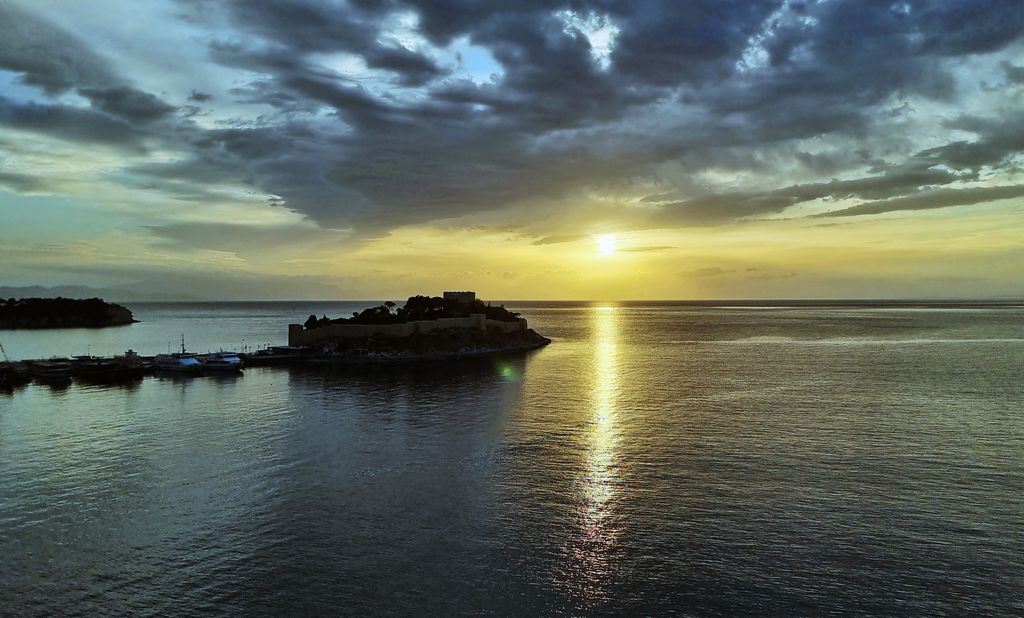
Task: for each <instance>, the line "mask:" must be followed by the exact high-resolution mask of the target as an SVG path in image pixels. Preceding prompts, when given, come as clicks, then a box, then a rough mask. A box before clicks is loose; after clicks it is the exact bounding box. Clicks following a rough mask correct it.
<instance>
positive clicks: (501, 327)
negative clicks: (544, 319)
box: [288, 292, 528, 346]
mask: <svg viewBox="0 0 1024 618" xmlns="http://www.w3.org/2000/svg"><path fill="white" fill-rule="evenodd" d="M443 298H444V299H445V300H447V301H455V302H459V303H462V304H464V305H466V306H467V307H469V306H470V305H471V304H472V303H473V301H475V300H476V293H475V292H444V296H443ZM527 329H528V326H527V324H526V319H525V318H518V319H516V320H515V321H513V322H507V321H503V320H491V319H488V318H487V316H486V315H485V314H483V313H470V314H469V315H467V316H465V317H457V318H437V319H433V320H415V321H410V322H403V323H399V324H329V325H327V326H321V327H319V328H314V329H307V328H304V327H303V325H302V324H289V325H288V345H290V346H312V345H318V344H324V343H330V342H334V341H338V340H344V339H362V338H367V337H372V336H383V337H409V336H411V335H416V334H423V333H431V332H436V331H445V330H467V331H471V330H475V331H479V332H485V333H525V332H526V331H527Z"/></svg>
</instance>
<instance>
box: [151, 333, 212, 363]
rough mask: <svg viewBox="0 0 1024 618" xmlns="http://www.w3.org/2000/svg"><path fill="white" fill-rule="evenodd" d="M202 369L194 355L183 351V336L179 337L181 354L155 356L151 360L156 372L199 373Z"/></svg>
mask: <svg viewBox="0 0 1024 618" xmlns="http://www.w3.org/2000/svg"><path fill="white" fill-rule="evenodd" d="M202 368H203V365H202V363H200V362H199V360H198V359H197V358H196V356H195V354H189V353H188V352H186V351H185V335H184V334H182V335H181V352H174V353H170V354H157V355H156V357H155V358H153V369H156V370H158V371H174V372H177V373H199V370H200V369H202Z"/></svg>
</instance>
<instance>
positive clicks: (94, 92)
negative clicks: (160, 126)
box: [78, 86, 177, 123]
mask: <svg viewBox="0 0 1024 618" xmlns="http://www.w3.org/2000/svg"><path fill="white" fill-rule="evenodd" d="M78 94H80V95H82V96H83V97H85V98H87V99H89V101H91V102H92V104H93V106H94V107H96V108H98V109H101V110H103V111H105V112H107V113H108V114H110V115H112V116H117V117H119V118H123V119H125V120H127V121H129V122H134V123H147V122H152V121H154V120H158V119H160V118H163V117H165V116H167V115H168V114H170V113H171V112H173V111H174V110H176V109H177V108H176V107H174V106H172V105H168V104H167V103H164V102H163V101H161V100H160V99H159V98H157V97H155V96H153V95H151V94H149V93H148V92H141V91H139V90H135V89H134V88H129V87H127V86H119V87H116V88H80V89H79V90H78Z"/></svg>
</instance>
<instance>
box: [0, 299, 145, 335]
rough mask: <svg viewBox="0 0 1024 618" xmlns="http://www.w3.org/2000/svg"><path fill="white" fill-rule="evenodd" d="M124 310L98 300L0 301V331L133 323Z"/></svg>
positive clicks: (127, 312) (119, 306)
mask: <svg viewBox="0 0 1024 618" xmlns="http://www.w3.org/2000/svg"><path fill="white" fill-rule="evenodd" d="M136 321H137V320H135V318H134V317H132V312H131V311H130V310H128V308H127V307H123V306H121V305H115V304H113V303H108V302H104V301H103V300H102V299H100V298H86V299H73V298H59V297H58V298H22V299H14V298H10V299H7V300H2V299H0V328H2V329H21V328H103V327H105V326H122V325H125V324H132V323H133V322H136Z"/></svg>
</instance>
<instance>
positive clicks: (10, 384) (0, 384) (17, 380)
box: [0, 360, 32, 392]
mask: <svg viewBox="0 0 1024 618" xmlns="http://www.w3.org/2000/svg"><path fill="white" fill-rule="evenodd" d="M31 381H32V376H31V375H29V370H28V367H27V366H26V365H25V364H24V363H14V362H11V361H9V360H8V361H0V392H11V391H13V390H14V389H16V388H18V387H20V386H25V385H26V384H28V383H29V382H31Z"/></svg>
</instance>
